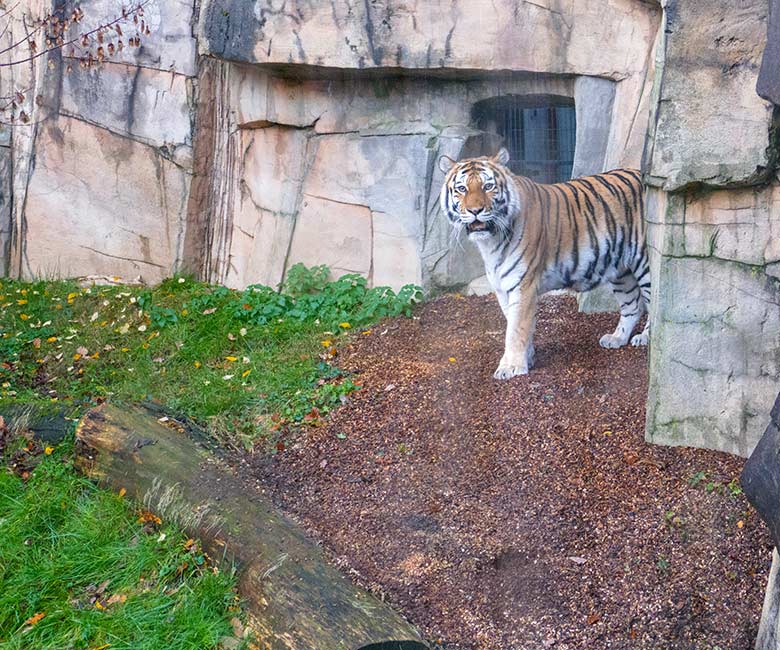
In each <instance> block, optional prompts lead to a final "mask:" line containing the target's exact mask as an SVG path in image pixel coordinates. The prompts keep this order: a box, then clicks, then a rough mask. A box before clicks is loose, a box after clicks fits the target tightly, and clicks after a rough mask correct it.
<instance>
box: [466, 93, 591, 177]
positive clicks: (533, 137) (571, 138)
mask: <svg viewBox="0 0 780 650" xmlns="http://www.w3.org/2000/svg"><path fill="white" fill-rule="evenodd" d="M530 99H531V98H528V97H522V96H518V97H501V98H498V99H497V101H494V102H490V103H488V102H485V103H484V104H483V105H482V106H481V107H480V110H479V112H478V115H477V121H478V123H479V126H480V128H481V129H483V130H488V131H493V132H495V133H498V134H499V135H500V136H502V137H503V138H504V140H505V143H506V148H507V150H508V151H509V156H510V160H509V165H508V166H509V168H510V169H511V170H512V171H513V172H514V173H516V174H521V175H523V176H528V177H529V178H532V179H533V180H535V181H536V182H538V183H558V182H561V181H566V180H569V179H570V178H571V171H572V166H573V164H574V144H575V137H576V117H575V112H574V106H573V105H571V100H568V101H567V103H563V101H561V100H559V99H557V98H549V99H548V98H544V100H543V101H539V102H538V103H532V104H529V100H530ZM564 101H566V100H564Z"/></svg>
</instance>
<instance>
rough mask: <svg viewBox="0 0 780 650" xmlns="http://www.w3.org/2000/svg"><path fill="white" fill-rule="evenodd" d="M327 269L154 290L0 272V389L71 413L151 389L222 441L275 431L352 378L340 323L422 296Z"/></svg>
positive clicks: (349, 325) (354, 324)
mask: <svg viewBox="0 0 780 650" xmlns="http://www.w3.org/2000/svg"><path fill="white" fill-rule="evenodd" d="M327 275H328V274H327V269H325V268H324V267H315V268H314V269H305V268H303V267H301V266H296V267H293V269H291V271H290V274H289V276H288V281H287V284H286V286H285V291H284V292H274V291H272V290H271V289H269V288H268V287H250V288H249V289H247V290H246V291H243V292H239V291H232V290H229V289H226V288H224V287H215V286H209V285H206V284H203V283H199V282H194V281H192V280H191V279H189V278H184V277H180V278H173V279H170V280H166V281H165V282H163V283H162V284H160V285H159V286H157V287H154V288H151V289H149V288H144V287H127V286H118V287H117V286H109V287H100V286H94V287H90V288H85V289H82V288H80V287H78V286H77V285H75V284H73V283H69V282H43V281H41V282H32V283H25V282H15V281H3V282H2V283H1V284H0V360H2V361H3V363H1V364H0V400H3V399H4V400H13V401H16V402H19V401H21V402H24V403H39V404H40V403H41V402H57V403H58V404H60V405H64V406H66V408H67V410H68V411H69V412H70V413H72V414H74V415H78V414H80V413H81V412H82V411H83V410H84V409H85V408H87V407H89V406H91V405H93V404H95V403H96V401H98V400H101V399H111V400H113V401H118V402H123V401H125V402H132V401H140V400H144V399H147V398H153V399H155V400H158V401H159V402H162V403H163V404H164V405H166V406H167V407H170V408H171V409H173V410H175V411H178V412H181V413H184V414H186V415H188V416H190V417H191V418H193V419H195V420H197V421H199V422H201V423H203V424H205V425H207V426H209V428H210V429H211V430H212V431H213V432H214V433H215V434H216V435H218V436H220V437H222V438H223V440H226V439H227V440H231V441H232V442H240V443H243V444H245V445H251V444H254V443H255V442H256V441H257V440H258V439H260V440H262V439H266V440H271V441H273V440H274V438H275V435H276V434H275V431H276V430H278V429H279V428H280V427H284V426H287V425H300V424H302V423H307V422H317V421H318V420H319V418H320V417H321V416H323V415H326V414H327V413H328V411H329V410H330V409H332V408H333V407H334V406H337V405H339V404H340V403H341V400H342V397H343V396H344V395H346V394H348V393H349V392H351V391H352V390H354V389H355V388H356V386H355V384H354V383H353V382H352V380H351V379H350V378H349V377H346V376H344V375H343V374H342V373H341V371H339V369H338V368H337V366H336V365H335V363H334V360H335V357H336V355H337V349H338V346H339V345H340V342H341V341H342V340H343V339H344V337H345V334H347V333H350V332H352V331H354V330H357V331H367V329H366V328H369V327H370V324H371V323H372V322H374V321H376V320H378V319H379V318H381V317H383V316H388V315H390V316H392V315H397V314H401V313H406V314H408V313H409V311H410V309H411V305H412V304H413V303H414V302H415V301H416V300H418V299H419V296H420V293H419V289H418V288H416V287H406V288H404V289H402V290H401V291H400V292H399V293H398V295H396V294H395V293H394V292H392V291H390V290H389V289H387V288H376V289H368V288H367V287H366V283H365V280H364V279H363V278H360V277H359V276H344V277H343V278H341V279H339V280H338V281H336V282H328V281H327ZM1 409H2V402H0V411H1ZM271 448H273V447H272V446H271Z"/></svg>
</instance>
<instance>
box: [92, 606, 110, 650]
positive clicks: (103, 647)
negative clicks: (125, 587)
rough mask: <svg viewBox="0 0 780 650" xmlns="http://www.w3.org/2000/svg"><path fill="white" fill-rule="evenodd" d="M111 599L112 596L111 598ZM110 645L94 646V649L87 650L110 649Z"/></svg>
mask: <svg viewBox="0 0 780 650" xmlns="http://www.w3.org/2000/svg"><path fill="white" fill-rule="evenodd" d="M111 598H113V596H111ZM110 647H111V644H110V643H104V644H103V645H96V646H95V647H94V648H90V649H89V650H106V648H110Z"/></svg>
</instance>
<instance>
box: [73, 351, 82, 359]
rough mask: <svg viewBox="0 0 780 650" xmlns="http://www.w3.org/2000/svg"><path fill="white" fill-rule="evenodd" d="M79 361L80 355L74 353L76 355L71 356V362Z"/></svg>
mask: <svg viewBox="0 0 780 650" xmlns="http://www.w3.org/2000/svg"><path fill="white" fill-rule="evenodd" d="M79 359H81V355H80V354H79V353H78V352H76V354H74V355H73V360H74V361H78V360H79Z"/></svg>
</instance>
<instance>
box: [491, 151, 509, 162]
mask: <svg viewBox="0 0 780 650" xmlns="http://www.w3.org/2000/svg"><path fill="white" fill-rule="evenodd" d="M493 160H494V161H495V162H497V163H498V164H499V165H506V164H507V163H508V162H509V152H508V151H507V150H506V147H501V148H500V149H499V150H498V153H497V154H496V155H495V156H493Z"/></svg>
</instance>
